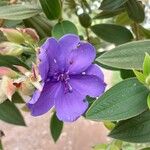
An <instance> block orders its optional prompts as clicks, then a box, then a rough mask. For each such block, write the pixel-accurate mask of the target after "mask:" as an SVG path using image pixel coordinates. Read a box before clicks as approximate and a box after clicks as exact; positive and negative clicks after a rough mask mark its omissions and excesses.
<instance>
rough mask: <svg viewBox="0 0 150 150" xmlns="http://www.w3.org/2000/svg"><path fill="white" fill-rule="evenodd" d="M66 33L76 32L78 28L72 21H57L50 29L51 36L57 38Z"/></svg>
mask: <svg viewBox="0 0 150 150" xmlns="http://www.w3.org/2000/svg"><path fill="white" fill-rule="evenodd" d="M68 33H73V34H78V30H77V28H76V26H75V25H74V24H73V23H72V22H70V21H66V20H65V21H62V22H60V23H57V24H56V25H55V26H54V27H53V30H52V36H53V37H55V38H58V39H59V38H60V37H62V36H63V35H65V34H68Z"/></svg>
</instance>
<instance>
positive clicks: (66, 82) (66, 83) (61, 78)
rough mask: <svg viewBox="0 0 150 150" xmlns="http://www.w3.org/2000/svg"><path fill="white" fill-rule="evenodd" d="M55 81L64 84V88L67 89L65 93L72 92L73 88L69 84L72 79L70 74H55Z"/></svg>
mask: <svg viewBox="0 0 150 150" xmlns="http://www.w3.org/2000/svg"><path fill="white" fill-rule="evenodd" d="M54 79H55V80H56V81H61V82H63V83H64V88H65V91H64V92H65V93H67V92H72V90H73V89H72V86H71V85H70V83H69V80H70V77H69V74H68V72H64V73H55V75H54Z"/></svg>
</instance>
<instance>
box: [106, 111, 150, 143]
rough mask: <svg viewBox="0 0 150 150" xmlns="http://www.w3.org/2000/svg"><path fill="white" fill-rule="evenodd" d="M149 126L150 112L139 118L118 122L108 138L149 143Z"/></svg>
mask: <svg viewBox="0 0 150 150" xmlns="http://www.w3.org/2000/svg"><path fill="white" fill-rule="evenodd" d="M149 125H150V111H146V112H144V113H142V114H140V115H139V116H136V117H134V118H131V119H129V120H125V121H121V122H119V123H118V125H117V126H116V127H115V128H114V129H113V130H112V131H111V133H110V135H109V136H110V137H112V138H115V139H119V140H123V141H127V142H134V143H145V142H150V134H149V133H150V126H149Z"/></svg>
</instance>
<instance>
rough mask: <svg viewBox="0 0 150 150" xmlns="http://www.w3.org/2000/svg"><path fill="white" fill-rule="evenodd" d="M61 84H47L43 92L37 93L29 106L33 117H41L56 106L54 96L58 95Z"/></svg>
mask: <svg viewBox="0 0 150 150" xmlns="http://www.w3.org/2000/svg"><path fill="white" fill-rule="evenodd" d="M58 88H59V84H57V83H50V82H47V83H45V85H44V87H43V90H42V91H41V92H40V91H38V90H37V91H36V92H35V93H34V95H33V97H32V99H31V100H30V101H29V103H28V104H27V105H28V107H29V109H30V110H31V114H32V115H33V116H39V115H42V114H44V113H46V112H48V111H49V110H50V109H51V108H52V107H53V106H54V97H53V96H54V95H55V93H57V89H58Z"/></svg>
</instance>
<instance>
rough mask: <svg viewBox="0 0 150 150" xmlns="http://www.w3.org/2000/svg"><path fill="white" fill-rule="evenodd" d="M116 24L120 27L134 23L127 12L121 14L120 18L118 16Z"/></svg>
mask: <svg viewBox="0 0 150 150" xmlns="http://www.w3.org/2000/svg"><path fill="white" fill-rule="evenodd" d="M115 23H116V24H118V25H122V26H125V25H130V24H132V23H133V21H132V20H131V19H130V18H129V17H128V14H127V12H123V13H121V14H119V15H118V16H116V19H115Z"/></svg>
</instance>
